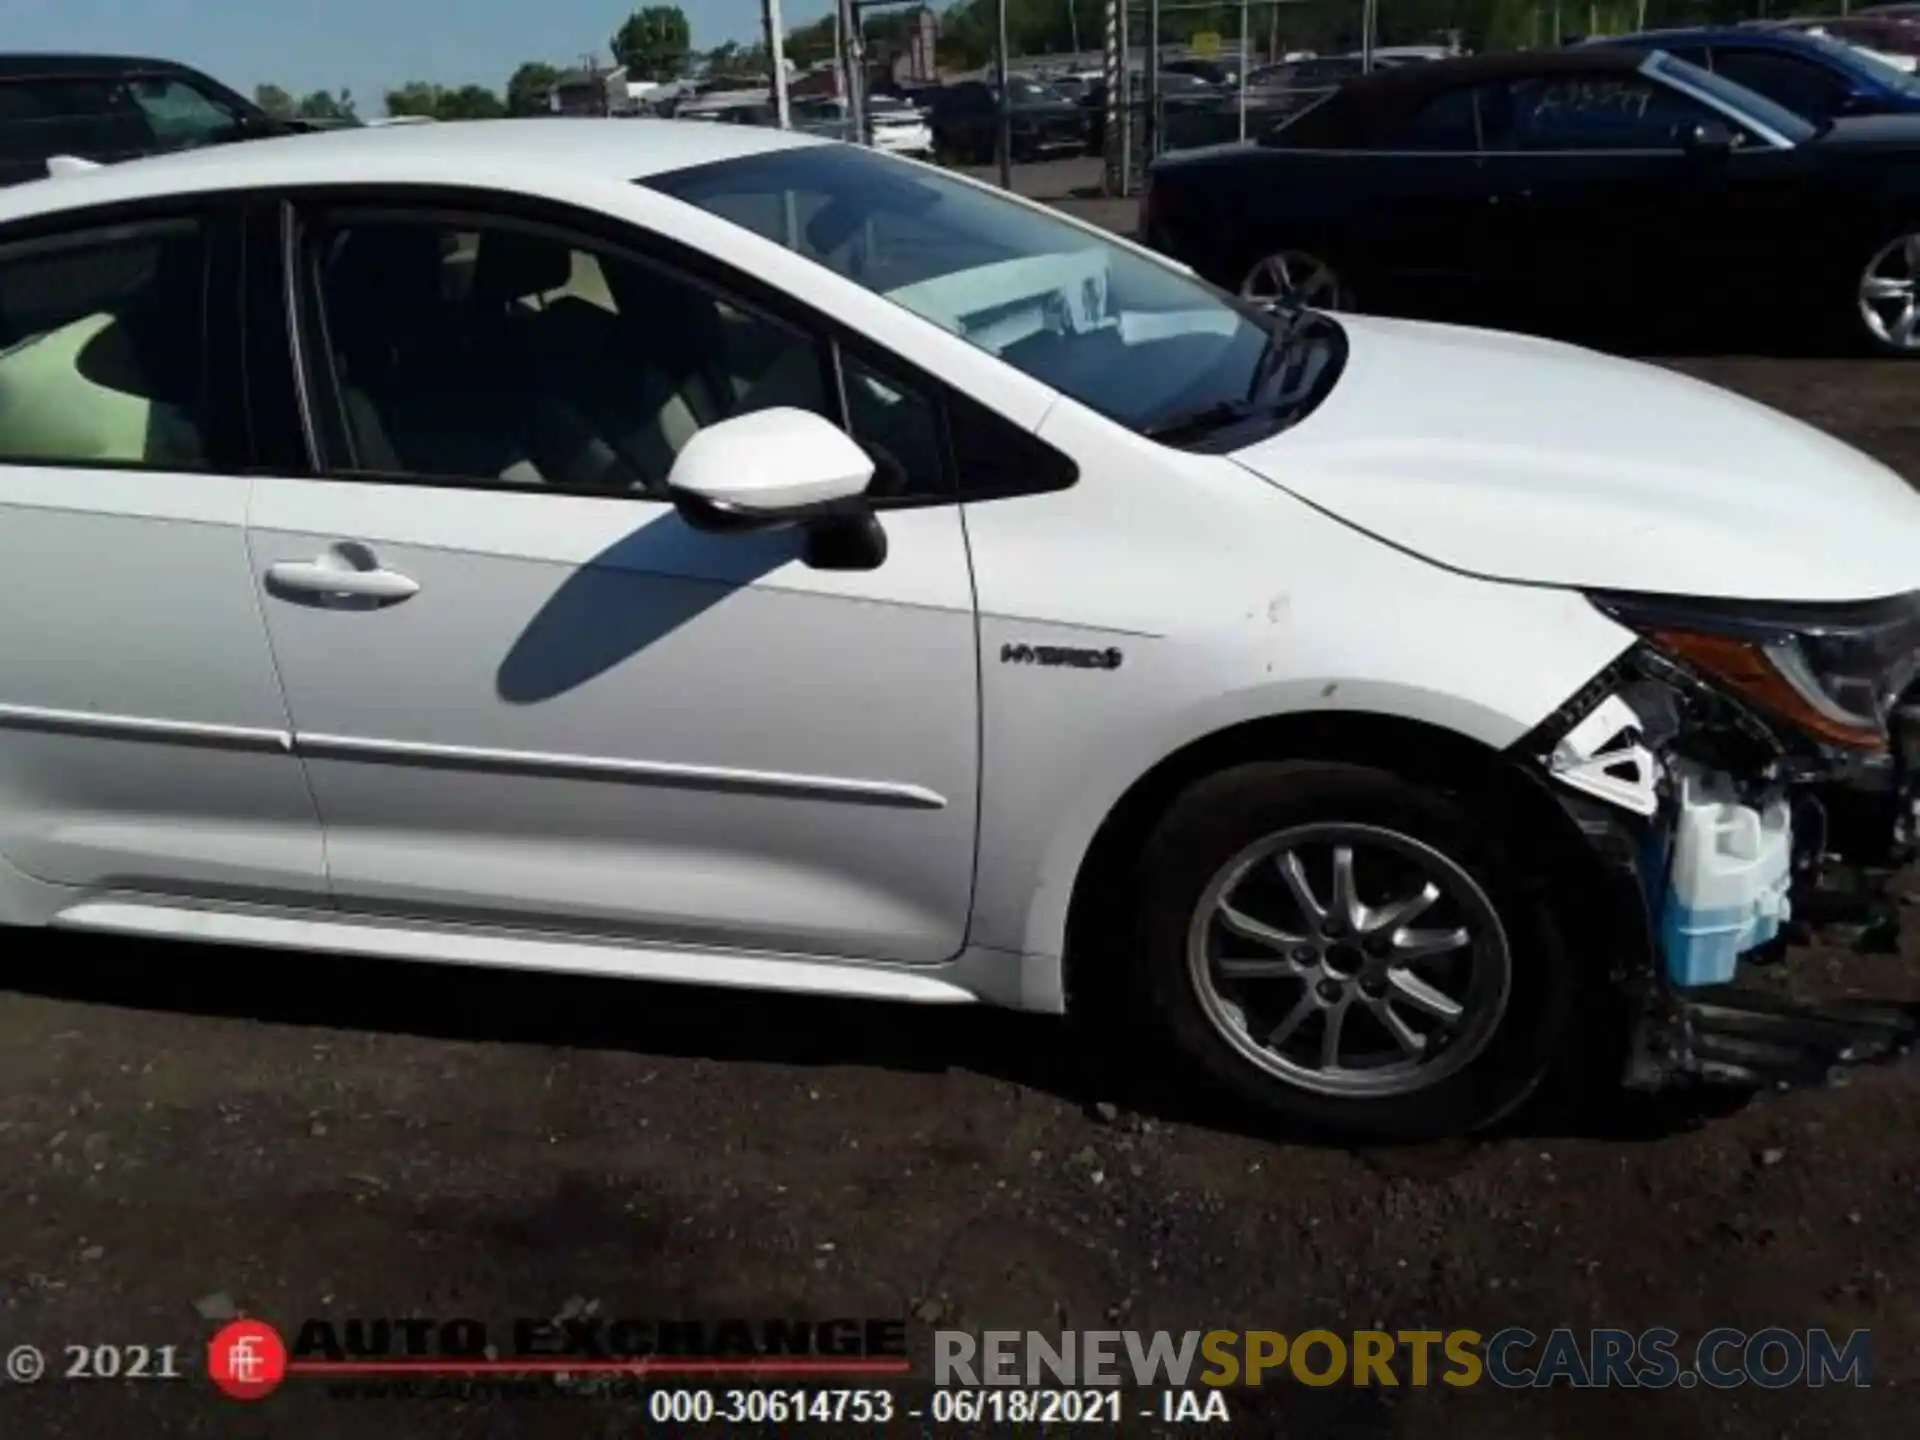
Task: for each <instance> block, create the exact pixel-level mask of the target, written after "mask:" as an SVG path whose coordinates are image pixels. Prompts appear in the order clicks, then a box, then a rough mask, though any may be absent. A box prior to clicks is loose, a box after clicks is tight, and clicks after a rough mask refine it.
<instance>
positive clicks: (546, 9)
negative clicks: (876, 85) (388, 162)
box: [0, 0, 828, 115]
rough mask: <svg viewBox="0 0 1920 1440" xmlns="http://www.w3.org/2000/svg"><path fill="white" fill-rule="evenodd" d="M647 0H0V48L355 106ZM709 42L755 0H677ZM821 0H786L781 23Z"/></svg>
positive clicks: (509, 55) (748, 19)
mask: <svg viewBox="0 0 1920 1440" xmlns="http://www.w3.org/2000/svg"><path fill="white" fill-rule="evenodd" d="M644 3H645V0H460V3H457V4H454V3H449V0H438V3H435V0H0V19H3V20H4V21H5V25H4V33H5V37H6V39H5V45H6V48H7V49H9V50H88V51H93V50H99V51H106V52H108V53H120V54H139V55H157V56H162V57H164V58H166V59H170V60H181V61H184V62H186V63H187V64H189V65H193V66H195V67H197V68H199V69H202V70H205V71H207V72H208V73H209V74H211V75H213V76H215V77H216V78H217V79H220V80H223V81H225V82H226V83H227V84H229V85H231V86H233V87H234V88H235V89H236V90H240V91H242V92H244V93H246V94H252V93H253V87H254V86H255V85H257V84H259V83H261V82H262V81H270V82H272V83H273V84H276V85H280V86H282V87H284V88H285V89H287V90H290V91H292V92H294V93H295V94H296V95H297V94H300V93H302V92H304V91H308V90H321V89H326V90H337V89H339V88H340V87H341V86H342V85H345V86H347V87H348V88H350V89H351V90H352V91H353V93H354V95H355V97H356V98H357V99H358V100H359V102H360V111H361V113H362V114H367V115H373V114H378V113H379V112H380V103H379V97H380V96H381V95H382V94H384V93H385V92H386V91H387V90H389V89H391V88H393V87H394V86H396V85H399V84H401V83H403V82H404V81H407V80H433V81H437V82H439V83H440V84H443V85H447V84H451V85H461V84H465V83H467V82H469V81H478V82H480V83H482V84H485V85H490V86H492V87H493V88H494V89H496V90H497V89H499V88H501V87H502V86H504V85H505V84H506V79H507V76H508V74H510V73H511V72H512V70H513V68H514V66H516V65H518V64H519V63H520V62H521V61H522V60H548V61H552V62H553V63H555V64H577V63H578V61H579V58H580V56H581V54H582V53H583V52H584V51H587V50H589V49H591V50H594V51H597V52H599V53H600V54H601V55H602V56H604V55H605V54H606V46H607V38H608V37H609V36H610V35H612V34H613V32H614V30H615V29H616V28H617V27H618V25H619V23H620V21H621V20H622V19H624V18H625V17H626V15H627V12H628V11H629V10H632V9H636V8H639V6H640V5H641V4H644ZM680 4H681V8H682V9H684V10H685V11H686V12H687V19H688V20H689V21H691V22H692V25H693V43H694V45H695V46H696V47H697V48H699V49H707V48H710V47H712V46H714V45H718V44H720V43H721V42H722V41H725V40H741V41H745V40H752V39H754V38H756V37H757V36H758V35H759V34H760V0H680ZM827 4H828V0H788V3H786V4H783V6H782V12H783V17H784V19H785V21H786V24H787V26H788V28H792V27H793V26H794V25H797V24H802V23H804V22H806V21H808V20H813V19H817V18H818V17H819V16H820V15H822V14H824V13H826V10H827Z"/></svg>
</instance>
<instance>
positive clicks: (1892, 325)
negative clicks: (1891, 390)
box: [1858, 234, 1920, 354]
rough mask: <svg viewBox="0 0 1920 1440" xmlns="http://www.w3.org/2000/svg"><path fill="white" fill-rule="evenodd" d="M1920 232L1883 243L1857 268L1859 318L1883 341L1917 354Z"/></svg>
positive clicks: (1919, 350)
mask: <svg viewBox="0 0 1920 1440" xmlns="http://www.w3.org/2000/svg"><path fill="white" fill-rule="evenodd" d="M1917 283H1920V234H1916V235H1903V236H1901V237H1900V238H1899V239H1897V240H1893V241H1890V242H1889V243H1888V244H1886V245H1883V246H1882V247H1881V248H1880V250H1879V252H1878V253H1877V254H1876V255H1875V256H1874V257H1873V259H1872V260H1870V261H1868V262H1867V268H1866V269H1864V270H1863V271H1861V272H1860V286H1859V297H1858V299H1859V306H1860V319H1861V321H1862V322H1863V323H1864V324H1865V325H1866V327H1867V333H1868V334H1870V335H1872V336H1873V338H1874V339H1876V340H1878V341H1879V342H1880V343H1881V344H1882V345H1885V346H1887V347H1888V348H1890V349H1893V350H1899V351H1904V352H1906V353H1909V354H1920V294H1916V284H1917Z"/></svg>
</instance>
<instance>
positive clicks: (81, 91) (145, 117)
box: [0, 54, 311, 185]
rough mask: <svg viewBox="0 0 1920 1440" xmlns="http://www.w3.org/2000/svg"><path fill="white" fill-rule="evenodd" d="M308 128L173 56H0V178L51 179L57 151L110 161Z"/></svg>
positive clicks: (13, 180) (2, 181) (10, 181)
mask: <svg viewBox="0 0 1920 1440" xmlns="http://www.w3.org/2000/svg"><path fill="white" fill-rule="evenodd" d="M309 128H311V127H309V126H307V125H304V124H302V123H301V122H299V121H297V120H276V119H274V118H273V117H272V116H270V115H268V114H267V113H266V111H264V110H262V109H261V108H260V107H259V106H258V105H255V104H254V103H253V102H252V101H251V100H247V99H244V98H243V97H241V96H240V95H237V94H235V93H234V92H233V91H231V90H229V89H228V88H227V87H226V86H224V85H222V84H221V83H220V82H219V81H217V80H213V79H210V78H209V77H207V76H205V75H202V74H201V73H200V72H199V71H197V70H194V69H190V68H189V67H187V66H185V65H177V64H175V63H174V62H173V61H171V60H137V59H129V58H125V57H120V56H111V55H22V54H14V55H3V54H0V185H15V184H18V183H19V182H21V181H23V180H38V179H42V178H44V177H45V176H46V174H47V161H48V160H50V159H52V158H53V157H54V156H56V155H72V156H75V157H77V158H79V159H82V160H92V161H96V162H99V163H103V164H104V163H108V162H112V161H116V160H132V159H135V158H136V157H138V156H141V155H156V154H160V153H162V152H164V151H168V150H184V149H188V148H190V147H193V146H198V145H218V144H224V143H226V142H227V141H230V140H251V139H255V138H257V137H260V136H265V135H285V134H290V133H293V132H295V131H301V130H306V129H309Z"/></svg>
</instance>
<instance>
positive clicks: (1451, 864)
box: [1134, 762, 1576, 1139]
mask: <svg viewBox="0 0 1920 1440" xmlns="http://www.w3.org/2000/svg"><path fill="white" fill-rule="evenodd" d="M1514 854H1515V851H1514V850H1513V849H1510V848H1509V846H1508V845H1507V844H1506V843H1505V837H1500V836H1496V835H1493V834H1491V833H1489V830H1488V828H1487V826H1486V825H1485V824H1484V823H1483V822H1480V821H1476V820H1475V818H1474V817H1473V816H1472V815H1471V814H1470V813H1469V812H1468V810H1467V808H1466V806H1465V803H1464V802H1463V801H1462V800H1461V799H1460V798H1458V797H1453V796H1448V795H1444V794H1441V793H1439V792H1436V791H1434V790H1432V789H1427V788H1423V787H1420V786H1417V785H1415V784H1412V783H1410V782H1409V781H1407V780H1404V779H1402V778H1400V777H1398V776H1395V775H1392V774H1389V773H1387V772H1385V771H1381V770H1374V769H1368V768H1365V767H1361V766H1356V765H1346V764H1328V763H1317V762H1315V763H1305V762H1284V763H1260V764H1250V765H1243V766H1239V767H1237V768H1234V769H1232V770H1228V771H1224V772H1222V773H1220V774H1217V775H1214V776H1211V777H1209V778H1208V779H1205V780H1203V781H1201V782H1199V783H1198V784H1196V785H1195V786H1194V787H1193V788H1192V789H1190V790H1189V791H1187V793H1186V794H1185V795H1183V796H1182V797H1181V798H1180V799H1179V800H1178V801H1176V802H1175V804H1174V805H1173V807H1172V808H1171V809H1170V810H1169V811H1168V813H1167V814H1166V816H1165V817H1164V818H1163V819H1162V820H1161V822H1160V824H1159V826H1158V827H1157V828H1156V830H1155V831H1154V834H1153V836H1152V837H1151V839H1150V840H1149V841H1148V843H1147V845H1146V846H1145V848H1144V849H1143V851H1142V854H1141V857H1140V865H1139V870H1138V874H1137V877H1136V880H1137V885H1136V889H1135V891H1134V893H1135V894H1137V895H1138V896H1139V911H1138V914H1137V927H1138V928H1137V932H1136V938H1137V943H1136V946H1135V958H1136V963H1137V965H1138V971H1137V982H1138V983H1137V986H1136V995H1137V996H1138V997H1139V998H1140V999H1141V1000H1143V1001H1144V1002H1145V1003H1146V1006H1147V1011H1148V1018H1149V1020H1150V1023H1152V1024H1153V1025H1155V1026H1156V1027H1157V1028H1158V1030H1159V1031H1160V1032H1161V1034H1162V1035H1164V1037H1165V1038H1166V1039H1168V1040H1170V1041H1171V1042H1172V1044H1173V1045H1174V1047H1175V1048H1176V1049H1177V1050H1178V1051H1179V1052H1180V1053H1181V1054H1182V1055H1184V1056H1185V1057H1186V1058H1187V1059H1188V1060H1189V1061H1191V1062H1193V1063H1195V1064H1197V1065H1198V1066H1200V1067H1201V1068H1202V1069H1203V1070H1204V1071H1205V1072H1206V1073H1207V1074H1208V1075H1210V1076H1211V1077H1212V1078H1213V1079H1215V1080H1216V1081H1218V1082H1220V1083H1222V1084H1224V1085H1226V1086H1227V1087H1228V1088H1229V1089H1231V1090H1232V1091H1234V1092H1235V1093H1236V1094H1238V1095H1239V1096H1240V1097H1241V1098H1243V1099H1245V1100H1248V1101H1251V1102H1253V1103H1255V1104H1257V1105H1259V1106H1261V1107H1262V1108H1264V1109H1265V1110H1267V1111H1268V1112H1270V1113H1274V1114H1277V1115H1279V1116H1281V1117H1284V1118H1286V1119H1288V1120H1290V1121H1292V1122H1294V1123H1296V1124H1301V1125H1305V1126H1307V1127H1309V1128H1312V1129H1315V1130H1318V1131H1322V1132H1334V1133H1338V1134H1341V1135H1345V1136H1351V1137H1354V1138H1370V1139H1422V1138H1432V1137H1437V1136H1442V1135H1451V1134H1459V1133H1464V1132H1467V1131H1471V1130H1475V1129H1479V1128H1483V1127H1485V1126H1486V1125H1488V1124H1491V1123H1492V1122H1494V1121H1495V1120H1498V1119H1500V1118H1501V1117H1502V1116H1505V1115H1507V1114H1509V1113H1511V1112H1512V1111H1513V1109H1514V1108H1515V1107H1517V1106H1518V1105H1519V1104H1520V1103H1521V1102H1522V1101H1524V1100H1525V1099H1526V1098H1527V1096H1528V1095H1529V1094H1531V1093H1532V1092H1533V1090H1534V1089H1535V1088H1536V1087H1537V1086H1538V1084H1539V1082H1540V1081H1541V1079H1542V1078H1543V1077H1544V1076H1545V1074H1546V1073H1547V1071H1548V1069H1549V1068H1550V1066H1551V1065H1552V1063H1553V1061H1554V1060H1555V1058H1556V1056H1557V1054H1558V1052H1559V1050H1560V1048H1561V1046H1562V1042H1563V1040H1564V1039H1565V1037H1566V1032H1567V1029H1568V1025H1569V1021H1570V1017H1571V1015H1572V1013H1573V1010H1574V1003H1573V1002H1574V996H1575V990H1576V976H1575V972H1574V964H1573V961H1572V958H1571V956H1570V953H1569V950H1568V947H1567V946H1566V945H1565V944H1564V943H1563V941H1562V938H1561V934H1560V932H1559V929H1558V928H1557V926H1556V924H1555V922H1554V918H1553V916H1552V915H1551V914H1550V913H1549V911H1548V909H1547V907H1546V905H1545V903H1544V901H1543V900H1542V899H1541V898H1540V893H1541V892H1540V890H1539V888H1538V887H1535V886H1531V885H1529V883H1528V877H1527V875H1526V874H1525V872H1524V870H1523V869H1522V868H1521V866H1520V864H1519V862H1518V861H1517V860H1516V859H1515V858H1514Z"/></svg>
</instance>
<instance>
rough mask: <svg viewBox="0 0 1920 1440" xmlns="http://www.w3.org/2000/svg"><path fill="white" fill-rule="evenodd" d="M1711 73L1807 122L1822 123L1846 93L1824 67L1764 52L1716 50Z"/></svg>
mask: <svg viewBox="0 0 1920 1440" xmlns="http://www.w3.org/2000/svg"><path fill="white" fill-rule="evenodd" d="M1713 72H1714V74H1716V75H1720V76H1723V77H1724V78H1726V79H1728V80H1731V81H1733V82H1734V84H1736V85H1744V86H1746V87H1747V88H1748V89H1749V90H1754V91H1758V92H1759V93H1760V94H1762V95H1764V96H1766V97H1767V98H1768V99H1769V100H1772V101H1774V102H1776V103H1778V104H1781V105H1784V106H1786V107H1787V109H1789V110H1791V111H1793V112H1794V114H1796V115H1804V116H1806V117H1807V118H1808V119H1809V120H1824V119H1825V118H1827V117H1828V116H1829V115H1831V114H1832V113H1833V110H1834V107H1835V106H1836V105H1837V104H1838V103H1839V101H1840V97H1841V96H1842V95H1843V94H1844V93H1845V92H1846V87H1845V85H1843V84H1842V83H1841V81H1840V79H1839V77H1838V76H1836V75H1834V73H1833V72H1832V71H1830V70H1828V69H1827V68H1826V67H1825V66H1823V65H1816V64H1814V63H1813V62H1812V61H1809V60H1801V59H1799V58H1798V57H1796V56H1792V55H1780V54H1775V53H1772V52H1770V51H1764V50H1743V49H1737V48H1735V49H1729V48H1727V47H1726V46H1716V47H1714V52H1713Z"/></svg>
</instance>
